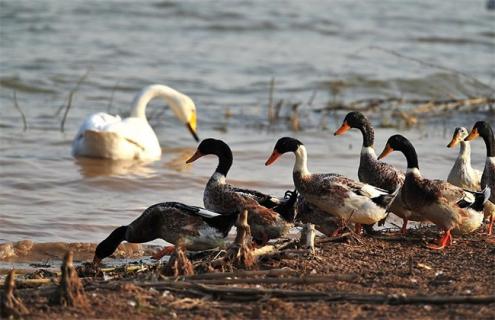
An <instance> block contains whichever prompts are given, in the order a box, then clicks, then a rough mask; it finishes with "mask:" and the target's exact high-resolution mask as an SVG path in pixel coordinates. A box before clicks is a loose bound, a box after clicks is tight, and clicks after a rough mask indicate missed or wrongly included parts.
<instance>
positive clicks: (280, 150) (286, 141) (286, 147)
mask: <svg viewBox="0 0 495 320" xmlns="http://www.w3.org/2000/svg"><path fill="white" fill-rule="evenodd" d="M302 145H303V143H302V142H301V141H299V140H297V139H294V138H290V137H283V138H280V139H278V141H277V143H276V144H275V148H273V152H272V155H271V156H270V158H268V160H266V162H265V165H266V166H268V165H270V164H272V163H273V162H275V160H277V159H278V158H279V157H280V156H281V155H282V154H284V153H286V152H296V151H297V149H299V147H300V146H302Z"/></svg>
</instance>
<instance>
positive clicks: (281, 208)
mask: <svg viewBox="0 0 495 320" xmlns="http://www.w3.org/2000/svg"><path fill="white" fill-rule="evenodd" d="M297 196H298V193H297V190H294V191H291V190H287V191H286V192H285V195H284V199H283V200H282V201H281V202H280V204H278V205H277V206H275V207H273V211H275V212H277V213H278V214H280V215H281V216H282V217H283V218H284V220H285V221H287V222H294V219H295V217H296V206H295V204H296V200H297Z"/></svg>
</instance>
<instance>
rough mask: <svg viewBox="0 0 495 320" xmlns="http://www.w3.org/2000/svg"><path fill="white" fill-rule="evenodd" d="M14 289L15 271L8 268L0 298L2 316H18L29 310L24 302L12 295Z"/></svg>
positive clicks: (25, 313)
mask: <svg viewBox="0 0 495 320" xmlns="http://www.w3.org/2000/svg"><path fill="white" fill-rule="evenodd" d="M14 289H15V271H14V269H12V270H10V272H9V274H8V275H7V278H6V279H5V285H4V292H3V295H2V299H1V305H0V306H1V307H2V308H1V310H2V312H1V315H2V317H3V318H10V317H14V318H20V317H21V316H23V315H27V314H28V313H29V310H28V309H27V308H26V306H25V305H24V303H23V302H22V301H21V299H19V298H18V297H16V296H15V295H14Z"/></svg>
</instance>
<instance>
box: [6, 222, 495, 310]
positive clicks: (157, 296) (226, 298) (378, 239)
mask: <svg viewBox="0 0 495 320" xmlns="http://www.w3.org/2000/svg"><path fill="white" fill-rule="evenodd" d="M434 237H436V233H435V232H433V231H431V229H427V228H424V229H419V230H411V233H410V234H409V235H408V236H407V237H406V238H401V237H397V236H396V235H394V234H390V233H380V234H377V235H374V236H361V237H359V238H357V240H356V239H354V238H347V239H343V240H342V241H337V242H334V241H332V242H320V243H319V244H318V245H317V255H316V256H308V255H306V254H303V253H300V252H299V251H297V250H294V249H292V251H291V250H287V251H286V252H282V253H280V254H276V255H268V256H265V257H263V256H262V257H260V258H259V259H258V261H257V263H256V265H255V266H254V268H253V270H255V271H256V270H258V271H260V270H261V271H263V270H278V272H279V273H276V274H270V272H268V274H263V272H261V273H258V274H257V275H256V274H251V275H249V274H247V275H246V274H245V275H242V274H240V275H238V276H237V277H235V276H232V275H231V276H229V277H223V276H218V277H216V278H215V276H213V277H211V276H210V275H209V276H202V277H203V279H201V277H199V278H198V276H196V277H195V278H194V277H193V278H189V279H185V280H184V279H181V280H179V281H173V280H171V278H167V277H160V276H159V275H158V274H159V270H160V267H156V266H155V267H145V268H143V269H140V268H134V269H140V270H138V271H133V272H121V271H120V272H119V271H117V272H115V271H114V272H107V273H105V276H104V277H102V276H101V274H100V276H98V277H86V278H83V283H84V284H85V291H86V296H87V299H88V301H89V304H88V307H86V308H63V307H60V306H56V305H51V304H50V303H49V297H50V295H51V292H53V290H54V288H55V286H54V285H53V284H51V285H44V286H42V287H39V288H36V289H33V288H28V287H26V288H22V286H23V285H19V286H18V289H17V290H16V292H17V295H18V296H20V297H21V298H22V300H23V301H24V303H25V304H26V306H27V307H28V308H29V311H30V315H29V316H28V318H40V319H54V318H64V319H71V318H81V317H83V318H104V319H117V318H133V319H161V318H178V319H191V318H193V319H213V318H229V319H230V318H233V319H260V318H261V319H274V318H275V319H287V318H290V319H304V318H305V319H315V318H326V319H343V318H345V319H353V318H356V319H362V318H386V319H398V318H404V317H406V318H415V319H441V318H456V319H458V318H462V319H493V318H495V245H494V244H493V243H490V242H488V241H486V238H485V236H484V235H482V234H481V233H476V234H473V235H469V236H464V237H457V238H455V241H454V244H453V245H452V246H451V247H449V248H447V249H446V250H444V251H432V250H429V249H426V248H425V247H424V243H426V241H432V240H433V238H434ZM324 239H325V238H321V240H323V241H328V240H324ZM326 239H328V238H326ZM201 259H202V260H204V259H205V257H202V258H199V257H196V259H193V263H195V264H196V265H199V264H200V262H201ZM199 269H204V268H199V267H198V268H197V270H199ZM211 271H213V270H211ZM217 271H218V270H217ZM235 271H236V270H234V272H235ZM241 272H242V271H241ZM50 276H54V277H55V278H56V276H55V275H50V274H48V275H45V276H39V277H48V278H49V277H50ZM208 277H210V278H209V279H208ZM110 278H112V279H110ZM480 297H481V298H483V297H485V298H484V300H483V299H482V300H480V301H478V302H480V303H477V304H476V303H472V302H473V301H472V300H476V299H478V298H480ZM470 298H471V299H470ZM442 299H443V300H442ZM449 301H450V303H448V302H449Z"/></svg>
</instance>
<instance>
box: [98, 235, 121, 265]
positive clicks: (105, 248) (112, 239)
mask: <svg viewBox="0 0 495 320" xmlns="http://www.w3.org/2000/svg"><path fill="white" fill-rule="evenodd" d="M126 231H127V226H122V227H118V228H117V229H115V230H114V231H113V232H112V233H110V235H109V236H108V237H107V238H106V239H105V240H103V241H102V242H100V244H98V246H96V250H95V257H94V258H93V264H95V265H98V264H99V263H100V261H101V260H103V259H105V258H106V257H108V256H110V255H111V254H112V253H114V251H115V249H117V247H118V246H119V244H120V243H121V242H122V241H124V240H125V233H126Z"/></svg>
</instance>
